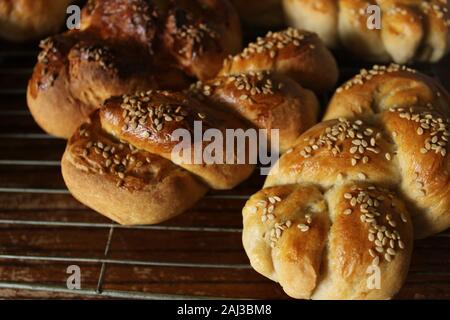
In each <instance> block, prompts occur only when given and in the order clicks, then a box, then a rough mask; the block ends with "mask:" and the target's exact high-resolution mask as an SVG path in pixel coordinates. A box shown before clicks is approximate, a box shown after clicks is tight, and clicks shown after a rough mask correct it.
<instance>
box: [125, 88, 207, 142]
mask: <svg viewBox="0 0 450 320" xmlns="http://www.w3.org/2000/svg"><path fill="white" fill-rule="evenodd" d="M152 94H153V91H147V92H141V93H137V94H135V95H124V96H123V97H122V104H121V108H122V109H123V112H122V117H123V119H124V122H125V124H124V125H123V127H122V130H123V131H126V130H128V129H132V130H134V129H136V128H137V127H138V126H139V125H142V126H143V125H145V124H147V123H148V122H150V127H151V129H152V130H153V131H155V132H159V131H161V130H162V129H163V128H164V125H165V123H168V122H172V121H175V122H180V121H183V120H184V119H185V117H186V116H187V115H188V112H187V111H186V110H185V107H184V106H183V105H181V104H169V103H152ZM197 116H198V118H199V119H201V120H203V119H205V118H206V115H205V114H203V113H198V114H197ZM143 137H144V138H148V137H150V132H149V131H145V132H144V133H143Z"/></svg>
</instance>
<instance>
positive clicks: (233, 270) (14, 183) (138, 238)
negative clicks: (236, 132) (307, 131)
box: [0, 43, 450, 299]
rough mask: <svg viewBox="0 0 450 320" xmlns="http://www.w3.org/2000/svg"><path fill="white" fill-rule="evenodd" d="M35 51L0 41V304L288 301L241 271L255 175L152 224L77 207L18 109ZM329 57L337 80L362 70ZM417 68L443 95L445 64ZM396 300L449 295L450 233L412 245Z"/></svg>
mask: <svg viewBox="0 0 450 320" xmlns="http://www.w3.org/2000/svg"><path fill="white" fill-rule="evenodd" d="M37 52H38V51H37V45H36V44H28V45H11V44H5V43H0V298H95V299H105V298H111V297H112V298H179V297H197V298H201V297H223V298H269V299H286V298H288V297H287V296H286V295H285V294H284V293H283V290H282V289H281V288H280V287H279V285H278V284H276V283H273V282H272V281H269V280H267V279H265V278H264V277H262V276H260V275H259V274H257V273H256V272H255V271H253V270H252V269H251V268H250V266H249V262H248V259H247V257H246V255H245V252H244V250H243V248H242V244H241V228H242V222H241V208H242V207H243V205H244V203H245V201H246V199H247V198H248V196H249V195H251V194H252V193H254V192H255V191H256V190H259V189H260V187H261V185H262V183H263V178H262V177H259V176H258V175H255V176H254V177H252V178H251V179H249V180H248V181H247V182H245V183H243V184H242V185H241V186H239V187H238V188H236V189H235V190H232V191H226V192H211V193H209V194H208V196H207V197H205V198H204V199H203V200H202V201H200V203H198V205H197V206H196V207H195V208H193V209H192V210H189V212H186V213H184V214H183V215H181V216H179V217H177V218H175V219H173V220H170V221H168V222H166V223H164V224H161V225H157V226H142V227H133V228H130V227H122V226H119V225H116V224H113V223H112V222H111V221H110V220H108V219H106V218H103V217H102V216H100V215H99V214H96V213H95V212H93V211H92V210H90V209H88V208H86V207H85V206H83V205H81V204H80V203H78V202H77V201H76V200H75V199H74V198H73V197H72V196H71V195H70V194H69V193H68V191H67V189H66V188H65V185H64V182H63V180H62V177H61V174H60V163H59V161H60V157H61V155H62V153H63V150H64V147H65V142H64V141H63V140H60V139H55V138H53V137H51V136H49V135H47V134H45V133H44V132H43V131H42V130H41V129H40V128H39V127H38V126H37V125H36V124H35V123H34V121H33V119H32V117H31V115H30V113H29V111H28V109H27V104H26V98H25V90H26V85H27V81H28V78H29V77H30V74H31V71H32V67H33V65H34V63H35V61H36V56H37ZM338 59H339V61H340V66H341V73H342V79H341V81H343V80H346V79H348V78H350V77H351V76H352V75H354V74H355V73H356V72H357V71H358V69H359V68H360V67H363V66H366V67H368V66H369V65H364V64H362V63H359V62H357V61H354V59H351V58H348V57H346V56H341V57H339V58H338ZM350 61H351V62H350ZM418 68H419V69H420V70H421V71H423V72H426V73H428V74H430V75H432V76H433V77H436V78H438V79H439V80H440V81H441V82H442V83H444V85H445V86H446V88H447V89H449V90H450V59H449V58H447V59H445V60H444V61H442V62H441V63H439V64H437V65H422V66H418ZM323 100H324V101H323V103H324V104H325V102H326V97H324V99H323ZM70 265H78V266H80V268H81V273H82V280H81V286H82V288H81V290H77V291H72V290H68V289H67V286H66V279H67V277H68V274H67V273H66V270H67V267H68V266H70ZM397 298H399V299H433V298H437V299H449V298H450V231H447V232H444V233H442V234H439V235H436V236H434V237H432V238H429V239H426V240H422V241H417V242H416V244H415V250H414V255H413V259H412V265H411V269H410V272H409V276H408V279H407V281H406V284H405V286H404V287H403V289H402V290H401V292H400V293H399V294H398V296H397Z"/></svg>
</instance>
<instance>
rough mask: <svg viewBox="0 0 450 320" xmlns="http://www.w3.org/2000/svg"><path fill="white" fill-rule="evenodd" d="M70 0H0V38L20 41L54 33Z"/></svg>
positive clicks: (62, 20)
mask: <svg viewBox="0 0 450 320" xmlns="http://www.w3.org/2000/svg"><path fill="white" fill-rule="evenodd" d="M71 2H72V0H0V38H3V39H6V40H9V41H15V42H22V41H27V40H33V39H40V38H42V37H44V36H46V35H49V34H52V33H56V32H57V31H59V29H60V28H61V27H62V25H63V23H64V19H65V18H66V10H67V7H68V6H69V4H70V3H71Z"/></svg>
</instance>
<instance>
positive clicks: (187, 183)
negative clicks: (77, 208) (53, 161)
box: [61, 91, 255, 224]
mask: <svg viewBox="0 0 450 320" xmlns="http://www.w3.org/2000/svg"><path fill="white" fill-rule="evenodd" d="M194 121H201V123H202V132H201V134H203V133H204V132H205V131H206V130H207V129H209V128H214V129H216V130H220V131H221V132H222V134H223V135H224V136H225V129H233V128H241V129H246V128H247V126H246V124H245V123H244V122H243V121H242V120H240V119H239V118H236V117H235V116H234V115H233V114H230V113H225V112H223V111H221V110H217V109H214V108H210V107H208V106H206V105H205V104H204V103H202V102H200V101H198V100H196V99H194V98H192V97H190V96H188V95H186V94H183V93H181V92H168V91H148V92H141V93H136V94H134V95H123V96H119V97H113V98H110V99H108V100H107V101H106V102H105V104H104V106H103V107H102V108H101V109H100V110H99V111H96V112H95V113H94V114H93V115H92V116H91V119H90V122H88V123H86V124H83V125H82V126H81V127H80V129H79V130H77V132H76V133H75V134H74V135H73V136H72V138H71V139H70V140H69V142H68V144H67V148H66V151H65V153H64V155H63V160H62V163H61V166H62V173H63V176H64V180H65V182H66V184H67V187H68V189H69V190H70V192H71V193H72V194H73V195H74V196H75V198H77V199H78V200H79V201H81V202H82V203H84V204H86V205H87V206H89V207H91V208H93V209H94V210H96V211H98V212H100V213H102V214H104V215H106V216H108V217H109V218H111V219H113V220H114V221H116V222H118V223H121V224H153V223H158V222H161V221H164V220H167V219H169V218H171V217H173V216H174V215H176V214H179V213H181V212H183V211H185V210H186V209H187V208H189V207H190V206H192V205H193V204H194V203H195V202H196V201H197V200H198V199H200V197H202V196H203V195H204V194H205V192H206V191H207V190H208V188H214V189H230V188H233V187H234V186H236V185H237V184H238V183H240V182H242V181H243V180H245V179H246V178H247V177H248V176H249V175H250V174H251V173H252V171H253V169H254V168H255V165H253V164H248V161H247V162H245V164H237V161H236V158H233V159H232V160H233V161H235V162H234V163H233V164H229V163H227V162H226V158H224V159H223V164H220V163H206V162H205V161H206V160H205V159H203V158H202V159H200V161H199V162H195V161H196V159H195V156H196V153H195V148H201V147H204V146H202V144H205V145H206V142H203V141H197V140H195V139H196V138H195V135H196V133H195V132H194V130H195V127H194ZM178 129H183V130H186V131H187V132H189V133H190V135H191V140H190V141H184V140H183V141H181V142H182V143H183V144H184V148H185V149H184V150H183V152H186V150H189V151H190V152H191V154H190V156H188V157H187V159H186V157H185V158H183V156H185V155H183V154H181V153H178V152H176V151H175V150H174V149H175V148H176V147H177V145H179V144H180V141H176V140H173V139H172V138H173V137H174V134H175V133H174V132H175V130H178ZM199 144H200V145H199ZM200 150H203V149H200ZM232 151H233V150H232ZM228 152H230V151H229V150H228ZM247 152H248V151H247ZM232 155H233V156H234V157H236V156H237V155H236V153H233V154H232ZM227 156H229V154H228V153H224V157H227ZM183 168H184V169H183ZM131 211H132V212H131Z"/></svg>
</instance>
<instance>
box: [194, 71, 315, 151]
mask: <svg viewBox="0 0 450 320" xmlns="http://www.w3.org/2000/svg"><path fill="white" fill-rule="evenodd" d="M190 92H191V93H194V94H195V95H196V97H199V98H200V99H201V100H202V101H205V102H206V103H208V104H211V105H215V106H218V107H222V108H225V109H227V110H233V111H234V112H236V113H237V114H238V115H239V116H241V117H243V118H244V119H246V120H247V121H249V122H250V124H251V125H252V126H253V127H255V128H258V129H266V130H267V133H268V135H267V137H268V139H269V140H270V135H271V131H272V130H273V129H276V130H279V149H280V151H281V152H285V151H286V150H288V149H289V148H291V147H292V145H293V144H294V142H295V141H296V139H297V138H298V137H299V136H300V134H302V133H303V132H304V131H305V130H306V129H308V128H310V127H311V126H312V125H314V124H315V123H316V121H317V116H318V112H319V102H318V101H317V98H316V96H315V95H314V93H313V92H311V91H309V90H307V89H303V88H302V87H301V86H300V85H299V84H298V83H296V82H295V81H293V80H292V79H290V78H288V77H286V76H282V75H279V74H278V75H276V74H273V73H271V72H262V71H260V72H252V71H251V72H249V73H246V74H245V73H243V74H237V75H232V76H222V77H217V78H215V79H213V80H211V81H207V82H203V83H202V82H198V83H196V84H194V85H192V86H191V88H190Z"/></svg>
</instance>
